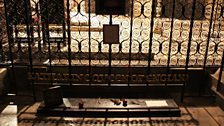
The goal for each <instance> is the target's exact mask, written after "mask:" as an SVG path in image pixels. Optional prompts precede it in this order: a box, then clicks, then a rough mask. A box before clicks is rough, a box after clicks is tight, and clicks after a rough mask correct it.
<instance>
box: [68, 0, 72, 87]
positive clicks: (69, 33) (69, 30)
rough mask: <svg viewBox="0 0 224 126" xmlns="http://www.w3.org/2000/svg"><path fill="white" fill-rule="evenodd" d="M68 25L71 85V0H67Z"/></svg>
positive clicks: (70, 82) (70, 81)
mask: <svg viewBox="0 0 224 126" xmlns="http://www.w3.org/2000/svg"><path fill="white" fill-rule="evenodd" d="M67 25H68V29H67V30H68V33H67V34H68V65H69V84H70V86H71V85H72V80H71V78H72V77H71V73H72V70H71V65H72V63H71V29H70V28H71V24H70V10H69V0H67Z"/></svg>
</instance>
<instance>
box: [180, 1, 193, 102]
mask: <svg viewBox="0 0 224 126" xmlns="http://www.w3.org/2000/svg"><path fill="white" fill-rule="evenodd" d="M192 4H193V6H192V13H191V22H190V33H189V37H188V38H189V40H188V45H187V57H186V65H185V72H184V74H185V83H184V85H183V87H182V91H181V102H183V101H184V92H185V86H186V83H187V79H188V75H187V74H188V63H189V58H190V51H191V40H192V35H193V26H194V16H195V7H196V5H195V4H196V0H193V3H192Z"/></svg>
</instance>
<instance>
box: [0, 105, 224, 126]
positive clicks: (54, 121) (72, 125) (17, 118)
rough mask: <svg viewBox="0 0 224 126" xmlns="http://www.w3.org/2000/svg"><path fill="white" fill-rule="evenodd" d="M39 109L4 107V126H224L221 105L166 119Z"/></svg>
mask: <svg viewBox="0 0 224 126" xmlns="http://www.w3.org/2000/svg"><path fill="white" fill-rule="evenodd" d="M39 105H40V102H36V103H32V104H27V105H21V104H18V105H6V106H4V107H2V108H3V109H2V111H1V115H0V126H224V111H223V110H222V109H221V108H220V107H219V106H217V105H193V104H192V105H181V107H180V109H181V117H165V118H154V117H148V118H67V117H66V118H65V117H37V116H36V110H37V108H38V107H39Z"/></svg>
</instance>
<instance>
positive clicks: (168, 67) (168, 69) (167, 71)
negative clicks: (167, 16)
mask: <svg viewBox="0 0 224 126" xmlns="http://www.w3.org/2000/svg"><path fill="white" fill-rule="evenodd" d="M175 3H176V1H175V0H173V6H172V8H173V9H172V16H171V18H172V19H171V26H170V29H171V32H170V39H169V48H168V49H169V50H168V57H167V58H168V59H167V67H166V76H167V77H168V74H169V72H170V55H171V46H172V38H173V22H174V14H175ZM165 86H167V80H166V83H165Z"/></svg>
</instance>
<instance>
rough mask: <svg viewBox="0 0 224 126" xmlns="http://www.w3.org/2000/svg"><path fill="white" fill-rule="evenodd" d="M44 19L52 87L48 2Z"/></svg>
mask: <svg viewBox="0 0 224 126" xmlns="http://www.w3.org/2000/svg"><path fill="white" fill-rule="evenodd" d="M45 7H46V15H45V16H46V18H45V21H46V38H47V41H48V59H49V65H50V68H49V72H50V74H51V75H50V77H51V79H50V80H51V81H50V83H51V85H53V80H52V64H51V63H52V59H51V43H50V33H49V16H48V14H49V13H48V12H49V11H48V9H49V8H48V0H46V5H45Z"/></svg>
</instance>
